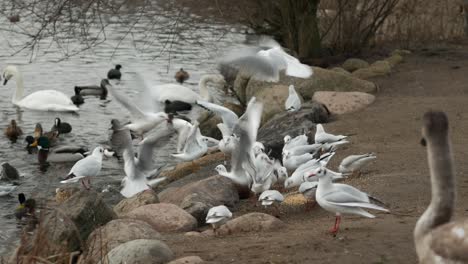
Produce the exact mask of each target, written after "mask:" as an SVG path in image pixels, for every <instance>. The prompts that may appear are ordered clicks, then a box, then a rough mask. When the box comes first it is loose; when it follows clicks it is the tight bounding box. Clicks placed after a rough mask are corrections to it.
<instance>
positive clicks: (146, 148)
mask: <svg viewBox="0 0 468 264" xmlns="http://www.w3.org/2000/svg"><path fill="white" fill-rule="evenodd" d="M122 132H123V133H121V134H119V141H120V142H122V147H123V153H122V156H123V159H124V171H125V175H126V177H125V178H124V179H123V180H122V185H123V188H122V190H121V191H120V193H121V194H122V195H123V196H125V197H127V198H129V197H132V196H133V195H135V194H137V193H139V192H141V191H144V190H148V189H150V188H151V187H152V186H154V185H156V184H158V183H159V182H161V181H163V180H165V178H164V177H163V178H156V179H153V180H148V178H149V177H151V176H154V175H155V174H157V173H158V171H159V168H154V165H153V164H154V162H153V150H154V148H156V147H158V148H160V147H162V146H164V145H165V144H167V143H168V142H169V139H170V137H171V136H172V134H173V132H174V131H173V130H172V129H159V130H157V131H156V133H154V135H149V136H148V137H146V138H145V139H144V140H143V141H141V142H140V144H139V146H138V155H137V157H135V153H134V152H133V145H132V137H131V135H130V131H129V130H128V129H124V130H123V131H122Z"/></svg>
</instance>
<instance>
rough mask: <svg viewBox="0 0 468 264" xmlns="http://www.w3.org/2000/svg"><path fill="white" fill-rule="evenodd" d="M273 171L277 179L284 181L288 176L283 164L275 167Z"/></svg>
mask: <svg viewBox="0 0 468 264" xmlns="http://www.w3.org/2000/svg"><path fill="white" fill-rule="evenodd" d="M275 172H276V175H277V177H278V180H279V181H285V180H286V179H287V178H288V170H287V169H286V168H285V167H283V166H279V167H277V168H276V169H275Z"/></svg>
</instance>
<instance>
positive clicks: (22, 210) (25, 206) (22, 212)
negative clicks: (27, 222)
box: [15, 193, 36, 220]
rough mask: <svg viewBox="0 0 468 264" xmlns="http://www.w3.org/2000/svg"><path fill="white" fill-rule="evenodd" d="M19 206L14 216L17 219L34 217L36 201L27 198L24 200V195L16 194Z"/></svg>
mask: <svg viewBox="0 0 468 264" xmlns="http://www.w3.org/2000/svg"><path fill="white" fill-rule="evenodd" d="M18 202H19V205H18V207H17V208H16V210H15V216H16V218H18V219H20V220H21V219H22V218H24V217H34V216H35V213H36V200H34V199H32V198H29V199H26V196H25V195H24V193H19V194H18Z"/></svg>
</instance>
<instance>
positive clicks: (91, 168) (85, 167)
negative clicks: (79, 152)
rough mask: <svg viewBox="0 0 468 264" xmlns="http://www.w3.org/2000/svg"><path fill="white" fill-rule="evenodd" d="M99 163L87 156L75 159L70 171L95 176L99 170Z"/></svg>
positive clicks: (78, 174) (77, 174)
mask: <svg viewBox="0 0 468 264" xmlns="http://www.w3.org/2000/svg"><path fill="white" fill-rule="evenodd" d="M101 165H102V163H101V162H99V161H98V160H96V159H95V158H94V157H92V156H89V157H88V158H84V159H81V160H79V161H77V162H76V163H75V165H73V167H72V168H71V170H70V172H71V173H73V174H75V176H96V175H97V174H99V172H100V171H101Z"/></svg>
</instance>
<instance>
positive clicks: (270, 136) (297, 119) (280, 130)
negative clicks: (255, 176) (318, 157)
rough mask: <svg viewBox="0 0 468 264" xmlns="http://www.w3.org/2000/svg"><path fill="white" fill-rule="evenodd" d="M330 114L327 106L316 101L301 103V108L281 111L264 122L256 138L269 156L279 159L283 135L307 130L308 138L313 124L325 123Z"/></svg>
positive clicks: (312, 134)
mask: <svg viewBox="0 0 468 264" xmlns="http://www.w3.org/2000/svg"><path fill="white" fill-rule="evenodd" d="M329 117H330V114H329V112H328V110H327V108H326V107H325V106H324V105H323V104H320V103H317V102H309V103H306V104H303V105H302V108H301V110H299V111H297V112H293V113H289V112H283V113H280V114H278V115H276V116H274V117H273V118H272V119H270V120H269V121H268V122H267V123H266V124H264V125H263V126H262V127H261V128H260V129H259V131H258V136H257V140H258V141H260V142H262V143H263V144H264V145H265V147H266V148H267V149H268V151H269V150H271V153H270V156H272V157H274V158H276V159H280V160H281V153H282V150H283V145H284V136H286V135H290V136H292V137H295V136H297V135H300V134H302V133H304V131H306V132H307V135H308V136H309V138H313V137H314V133H312V132H311V130H312V131H315V124H316V123H327V122H328V120H329Z"/></svg>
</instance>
